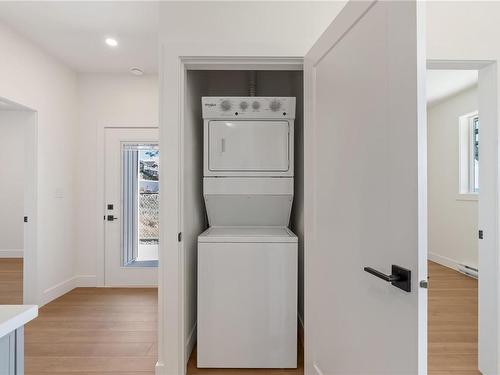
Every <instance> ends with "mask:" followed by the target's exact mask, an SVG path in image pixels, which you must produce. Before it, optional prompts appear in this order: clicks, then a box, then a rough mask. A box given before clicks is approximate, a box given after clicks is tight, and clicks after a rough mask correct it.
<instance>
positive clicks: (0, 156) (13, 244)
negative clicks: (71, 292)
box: [0, 98, 38, 304]
mask: <svg viewBox="0 0 500 375" xmlns="http://www.w3.org/2000/svg"><path fill="white" fill-rule="evenodd" d="M36 120H37V118H36V111H34V110H32V109H30V108H27V107H25V106H23V105H21V104H18V103H15V102H12V101H10V100H8V99H3V98H0V176H1V180H2V184H1V186H0V285H1V286H0V304H23V303H24V304H36V303H38V290H37V272H36V270H37V267H36Z"/></svg>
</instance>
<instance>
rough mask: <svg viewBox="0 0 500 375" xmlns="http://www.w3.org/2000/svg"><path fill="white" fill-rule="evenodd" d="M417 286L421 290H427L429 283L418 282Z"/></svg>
mask: <svg viewBox="0 0 500 375" xmlns="http://www.w3.org/2000/svg"><path fill="white" fill-rule="evenodd" d="M418 285H419V286H420V287H421V288H424V289H427V287H428V286H429V283H428V282H427V280H420V283H419V284H418Z"/></svg>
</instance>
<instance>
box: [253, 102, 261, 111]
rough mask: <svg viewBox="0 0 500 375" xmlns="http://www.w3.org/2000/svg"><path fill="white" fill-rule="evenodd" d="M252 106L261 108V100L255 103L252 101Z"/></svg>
mask: <svg viewBox="0 0 500 375" xmlns="http://www.w3.org/2000/svg"><path fill="white" fill-rule="evenodd" d="M252 108H253V109H259V108H260V103H259V102H257V101H255V102H253V103H252Z"/></svg>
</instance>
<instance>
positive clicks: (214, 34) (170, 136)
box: [159, 1, 344, 374]
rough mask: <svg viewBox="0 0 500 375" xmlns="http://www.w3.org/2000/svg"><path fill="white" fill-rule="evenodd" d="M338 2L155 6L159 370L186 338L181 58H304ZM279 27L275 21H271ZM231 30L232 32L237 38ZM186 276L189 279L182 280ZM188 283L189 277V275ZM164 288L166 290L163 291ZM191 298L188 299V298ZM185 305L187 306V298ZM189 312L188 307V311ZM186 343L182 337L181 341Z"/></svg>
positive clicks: (175, 368) (178, 368)
mask: <svg viewBox="0 0 500 375" xmlns="http://www.w3.org/2000/svg"><path fill="white" fill-rule="evenodd" d="M343 5H344V3H343V2H305V1H304V2H281V1H280V2H163V3H161V4H160V45H161V47H162V51H161V58H160V61H161V65H160V76H161V82H162V97H161V102H160V113H161V115H160V117H161V119H160V121H161V129H160V142H161V147H162V150H164V152H163V153H162V156H161V158H162V174H163V175H168V176H171V178H170V180H169V181H166V182H165V183H164V184H163V185H162V186H163V188H164V190H163V191H167V192H168V194H163V195H162V197H161V199H162V202H161V206H162V207H168V209H163V210H162V211H161V218H160V221H161V223H162V225H161V238H162V239H163V240H162V242H161V245H160V246H161V250H160V265H161V266H162V265H163V267H162V268H161V269H160V288H161V290H160V321H159V323H160V337H159V357H160V358H159V367H160V371H162V370H161V369H162V367H163V365H164V364H166V365H167V369H166V372H167V373H177V374H178V373H182V372H183V370H182V366H184V364H183V363H182V361H179V359H180V356H179V345H178V341H177V340H179V338H180V337H183V336H184V337H185V335H186V332H190V328H189V327H181V326H180V325H181V324H180V323H181V322H182V321H183V320H184V319H186V321H187V320H189V319H190V316H188V315H186V316H185V317H183V318H181V317H180V316H179V315H178V314H179V311H178V306H179V301H180V295H181V294H180V293H182V292H183V290H182V289H181V287H180V286H179V285H178V281H179V272H180V270H179V269H178V265H179V264H182V263H180V262H181V259H180V251H179V244H178V243H177V233H178V232H179V231H181V230H183V228H182V221H181V220H180V219H179V215H180V210H181V207H180V205H179V203H180V200H179V196H180V190H179V187H180V185H179V178H178V176H179V168H178V167H179V165H178V161H179V155H180V154H179V147H180V145H179V142H178V140H179V139H180V138H179V137H180V129H179V124H180V120H181V112H180V110H179V98H180V96H181V95H182V94H181V93H180V92H179V87H180V84H181V81H180V79H181V77H182V75H181V74H180V70H179V57H180V56H258V57H260V56H275V57H279V56H286V57H295V56H297V57H302V56H304V55H305V53H306V52H307V51H308V49H309V48H310V47H311V46H312V45H313V43H314V42H315V41H316V39H317V38H318V37H319V36H320V34H321V33H322V32H323V31H324V30H325V29H326V27H327V26H328V25H329V24H330V22H331V21H332V20H333V18H334V17H335V16H336V15H337V14H338V12H339V11H340V9H341V8H342V7H343ZM277 19H278V20H279V22H276V20H277ZM235 30H236V31H237V32H235ZM188 277H189V276H188ZM192 277H194V275H193V276H192ZM167 285H168V289H167ZM188 297H189V296H188ZM188 300H192V299H189V298H188ZM187 310H189V308H186V311H187ZM185 340H187V337H185Z"/></svg>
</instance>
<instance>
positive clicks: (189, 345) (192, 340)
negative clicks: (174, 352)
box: [186, 323, 197, 365]
mask: <svg viewBox="0 0 500 375" xmlns="http://www.w3.org/2000/svg"><path fill="white" fill-rule="evenodd" d="M196 327H197V323H194V326H193V328H192V329H191V332H189V336H188V339H187V342H186V365H187V363H188V362H189V358H190V357H191V353H192V352H193V349H194V345H195V344H196Z"/></svg>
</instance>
